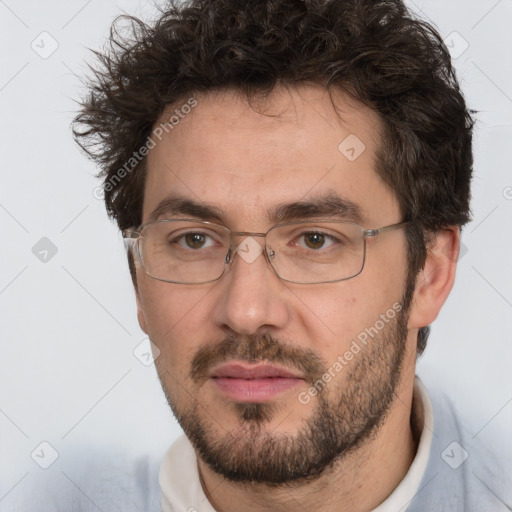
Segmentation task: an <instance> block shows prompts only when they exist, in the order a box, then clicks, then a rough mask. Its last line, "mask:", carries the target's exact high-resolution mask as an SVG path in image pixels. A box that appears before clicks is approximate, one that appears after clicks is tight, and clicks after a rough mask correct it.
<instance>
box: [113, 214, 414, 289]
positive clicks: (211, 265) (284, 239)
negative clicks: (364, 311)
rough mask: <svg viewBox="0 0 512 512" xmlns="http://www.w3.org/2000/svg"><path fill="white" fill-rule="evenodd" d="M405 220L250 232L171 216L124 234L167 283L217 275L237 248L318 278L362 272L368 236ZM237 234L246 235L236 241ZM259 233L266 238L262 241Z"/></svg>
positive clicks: (287, 274)
mask: <svg viewBox="0 0 512 512" xmlns="http://www.w3.org/2000/svg"><path fill="white" fill-rule="evenodd" d="M407 224H409V221H407V222H400V223H398V224H391V225H389V226H384V227H381V228H376V229H363V228H362V227H361V226H359V225H358V224H355V223H352V222H342V221H330V220H312V221H301V222H291V223H287V224H278V225H276V226H274V227H272V228H270V229H269V230H268V231H267V232H266V233H250V232H243V231H242V232H241V231H231V230H230V229H228V228H226V227H225V226H220V225H218V224H214V223H211V222H206V221H197V220H193V219H173V220H158V221H155V222H149V223H147V224H143V225H142V226H140V227H139V228H138V229H135V230H132V229H127V230H124V231H123V238H124V241H125V244H126V246H127V248H128V250H131V251H132V253H133V254H134V256H135V257H136V258H137V259H138V260H139V262H140V263H141V265H142V267H143V269H144V270H145V272H146V273H147V274H149V275H150V276H151V277H152V278H154V279H157V280H159V281H165V282H167V283H177V284H204V283H210V282H213V281H217V280H218V279H220V278H221V277H222V275H223V274H224V273H225V272H226V270H227V269H228V268H229V266H230V265H231V263H232V262H233V260H234V257H235V254H238V255H239V256H240V257H242V258H243V259H244V260H245V261H246V262H247V263H252V262H253V261H254V260H255V259H256V258H257V257H258V256H259V255H260V254H263V255H264V257H265V259H266V260H267V262H268V263H269V265H270V267H271V268H272V270H273V271H274V273H275V274H276V275H277V276H278V277H279V278H281V279H283V280H284V281H288V282H291V283H298V284H319V283H335V282H338V281H344V280H346V279H350V278H352V277H355V276H357V275H358V274H360V273H361V272H362V270H363V267H364V262H365V258H366V239H367V238H373V237H375V236H377V235H380V234H383V233H387V232H389V231H394V230H395V229H399V228H401V227H404V226H406V225H407ZM237 237H245V238H244V239H243V240H242V241H241V242H239V243H238V245H236V243H235V242H234V239H235V238H237ZM255 237H261V238H263V239H264V245H263V246H262V245H260V244H259V243H258V242H257V241H256V239H255Z"/></svg>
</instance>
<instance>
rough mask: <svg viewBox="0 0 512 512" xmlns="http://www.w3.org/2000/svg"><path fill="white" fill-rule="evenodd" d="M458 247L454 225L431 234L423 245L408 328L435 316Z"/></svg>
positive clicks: (448, 288) (452, 278)
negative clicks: (425, 255)
mask: <svg viewBox="0 0 512 512" xmlns="http://www.w3.org/2000/svg"><path fill="white" fill-rule="evenodd" d="M459 249H460V231H459V227H458V226H451V227H447V228H445V229H441V230H439V231H437V232H436V233H435V236H434V238H433V239H432V241H431V243H430V245H429V247H428V248H427V259H426V261H425V266H424V267H423V270H421V271H420V273H419V274H418V276H417V278H416V288H415V290H414V296H413V301H412V305H411V311H410V315H409V328H411V329H419V328H421V327H425V326H427V325H430V324H431V323H432V322H433V321H434V320H435V319H436V318H437V315H438V314H439V311H440V310H441V307H442V306H443V304H444V303H445V301H446V299H447V297H448V295H449V294H450V291H451V289H452V287H453V283H454V281H455V271H456V267H457V259H458V257H459Z"/></svg>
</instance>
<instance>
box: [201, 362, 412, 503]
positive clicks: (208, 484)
mask: <svg viewBox="0 0 512 512" xmlns="http://www.w3.org/2000/svg"><path fill="white" fill-rule="evenodd" d="M413 387H414V365H412V369H411V371H410V372H409V373H408V374H403V375H402V379H401V383H400V385H399V388H398V389H397V393H396V398H395V401H394V402H393V405H392V408H391V410H390V412H389V414H388V415H387V417H386V419H385V422H384V424H383V425H381V427H380V428H379V429H378V430H377V431H376V432H375V433H374V434H373V435H372V436H371V438H370V439H369V440H367V441H366V443H365V444H363V445H362V446H360V447H359V448H357V449H356V450H354V451H353V452H351V453H349V454H346V455H344V456H343V457H342V458H340V460H338V461H337V462H336V463H335V464H334V465H333V467H332V468H330V469H328V470H326V471H325V473H324V474H323V475H322V476H321V477H320V478H317V479H316V480H314V481H311V482H305V483H304V482H300V483H297V482H295V483H292V484H288V485H286V486H285V485H283V486H268V485H265V484H240V483H236V482H231V481H228V480H226V479H224V478H223V477H222V476H220V475H218V474H216V473H214V472H213V471H212V470H211V469H210V468H209V467H208V466H207V465H206V464H204V463H203V462H202V461H201V460H200V459H199V460H198V468H199V474H200V477H201V484H202V486H203V489H204V492H205V494H206V496H207V498H208V500H209V501H210V503H211V504H212V506H213V507H214V508H215V510H216V511H218V512H238V511H239V510H244V511H246V512H260V511H266V510H273V511H275V512H288V511H290V512H291V511H296V510H297V509H298V508H300V510H304V511H309V510H322V511H323V512H331V511H332V512H334V511H336V512H345V511H347V512H348V511H350V512H368V511H371V510H373V509H374V508H375V507H377V506H378V505H379V504H380V503H382V502H383V501H384V500H385V499H386V498H387V497H388V496H389V495H390V494H391V493H392V492H393V490H394V489H395V488H396V487H397V486H398V484H399V483H400V481H401V480H402V479H403V478H404V476H405V474H406V473H407V471H408V469H409V467H410V465H411V463H412V461H413V459H414V456H415V454H416V450H417V442H418V439H416V438H415V437H416V436H415V435H413V429H412V428H411V411H412V399H413ZM298 503H299V504H300V507H298V506H297V504H298Z"/></svg>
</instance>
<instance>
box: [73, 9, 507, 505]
mask: <svg viewBox="0 0 512 512" xmlns="http://www.w3.org/2000/svg"><path fill="white" fill-rule="evenodd" d="M132 22H133V27H134V31H133V34H131V35H130V36H128V37H127V38H126V39H121V40H116V39H115V37H119V36H113V37H112V48H111V50H112V51H111V52H110V53H108V54H105V55H101V54H98V55H99V57H100V60H101V63H102V66H101V68H100V69H98V70H97V71H96V74H95V79H94V80H93V83H92V84H91V92H90V95H89V96H88V97H87V98H86V99H85V100H84V102H83V106H82V108H83V109H82V111H81V113H80V114H79V116H78V117H77V119H76V122H75V127H74V133H75V137H76V139H77V142H78V143H79V144H80V145H81V146H82V147H83V148H84V149H85V150H86V151H87V152H88V153H89V155H90V156H91V157H93V158H95V159H96V160H97V162H98V163H99V164H100V165H101V167H102V176H103V178H104V192H105V202H106V206H107V209H108V211H109V213H110V214H111V215H112V216H113V217H114V219H115V220H116V221H117V223H118V226H119V228H120V229H121V230H122V232H123V236H124V238H125V241H126V245H127V248H128V259H129V264H130V269H131V272H132V278H133V283H134V287H135V294H136V299H137V307H138V319H139V323H140V325H141V328H142V329H143V330H144V332H146V333H147V334H148V336H149V338H150V339H151V341H152V344H153V348H154V351H155V354H158V357H156V359H155V363H156V367H157V371H158V375H159V378H160V381H161V383H162V387H163V389H164V391H165V393H166V396H167V398H168V401H169V404H170V406H171V408H172V410H173V412H174V414H175V415H176V417H177V419H178V421H179V422H180V424H181V426H182V428H183V430H184V432H185V436H186V437H183V438H181V439H179V440H178V441H177V442H176V443H175V444H174V445H173V446H172V447H171V448H170V450H169V451H168V453H167V454H166V455H165V457H164V459H163V462H162V466H161V470H160V486H161V492H162V510H164V511H171V510H172V511H178V510H179V511H182V510H188V511H199V512H202V511H213V510H215V511H218V512H231V511H240V510H243V511H251V512H252V511H254V512H256V511H262V510H273V511H283V512H284V511H291V510H293V511H296V510H304V511H310V510H321V511H325V512H329V511H351V512H357V511H361V512H362V511H370V510H378V511H398V510H410V511H427V510H428V511H433V510H436V511H437V510H450V511H451V510H460V511H468V510H475V511H476V510H501V509H503V510H505V508H504V507H505V506H506V505H505V504H508V506H510V505H511V504H512V500H511V497H510V488H507V486H506V483H505V482H504V481H500V480H499V478H498V475H497V474H496V470H495V469H493V468H492V467H491V468H490V469H489V470H487V469H486V468H485V467H483V466H482V465H481V462H482V460H486V461H487V460H488V459H487V458H486V457H484V458H483V459H480V458H479V456H478V448H477V447H476V446H475V447H471V450H469V446H468V443H469V442H470V441H469V440H468V439H466V438H465V437H464V434H463V430H462V429H461V427H460V426H459V424H458V423H457V419H456V418H455V417H454V415H453V413H452V410H451V407H450V405H449V404H446V403H442V402H439V403H434V404H433V403H432V401H431V399H430V397H429V395H428V393H427V391H426V389H425V388H424V386H423V385H422V384H421V382H420V381H419V380H418V379H417V378H415V363H416V358H417V356H418V354H421V353H422V351H423V350H424V348H425V345H426V341H427V337H428V332H429V331H428V329H429V327H428V326H429V325H430V324H431V323H432V322H433V321H434V320H435V318H436V316H437V315H438V313H439V311H440V309H441V307H442V305H443V303H444V302H445V300H446V298H447V296H448V294H449V293H450V290H451V288H452V285H453V282H454V278H455V269H456V262H457V256H458V251H459V242H460V236H459V231H460V227H461V226H462V225H464V224H465V223H466V222H467V221H468V220H469V218H470V216H469V190H470V178H471V173H472V154H471V132H472V125H473V120H472V117H471V114H470V112H469V111H468V110H467V108H466V105H465V102H464V99H463V97H462V95H461V93H460V90H459V86H458V83H457V80H456V78H455V74H454V72H453V69H452V67H451V63H450V58H449V54H448V52H447V50H446V48H445V46H444V45H443V43H442V41H441V39H440V36H439V35H438V34H437V32H436V31H435V30H434V29H433V28H432V27H431V26H429V25H428V24H426V23H424V22H421V21H418V20H416V19H415V18H413V17H412V16H411V15H410V14H409V13H408V11H407V10H406V8H405V7H404V5H403V4H402V2H401V1H398V0H395V1H391V0H388V1H373V0H372V1H370V0H358V1H356V0H353V1H349V0H330V1H323V0H302V1H300V0H280V1H277V0H276V1H272V2H261V1H259V0H256V1H253V2H240V1H237V0H210V1H206V0H196V1H191V2H189V3H187V4H182V5H179V4H178V5H168V7H166V9H165V10H163V11H162V13H161V16H160V18H159V19H158V20H157V22H156V23H155V24H154V25H153V26H151V27H150V26H146V25H144V24H143V23H142V22H140V21H139V20H137V19H135V18H132ZM443 450H444V451H443ZM469 452H471V456H472V458H473V459H474V460H475V461H479V462H478V464H479V465H478V466H476V467H478V468H480V469H481V471H480V473H479V474H478V475H477V474H475V472H474V468H475V466H471V465H470V463H469V462H467V463H466V460H465V458H466V457H467V455H468V453H469ZM442 453H443V455H441V454H442ZM450 459H453V461H452V460H450ZM482 482H484V483H485V486H484V485H483V484H482ZM499 507H501V508H499Z"/></svg>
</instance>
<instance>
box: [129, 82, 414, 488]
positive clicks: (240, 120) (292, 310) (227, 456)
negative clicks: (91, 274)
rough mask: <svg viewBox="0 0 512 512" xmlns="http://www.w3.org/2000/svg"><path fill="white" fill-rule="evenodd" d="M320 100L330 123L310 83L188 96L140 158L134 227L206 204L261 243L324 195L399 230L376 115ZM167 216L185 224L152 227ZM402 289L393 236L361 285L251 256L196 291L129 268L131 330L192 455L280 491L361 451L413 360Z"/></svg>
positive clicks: (375, 244)
mask: <svg viewBox="0 0 512 512" xmlns="http://www.w3.org/2000/svg"><path fill="white" fill-rule="evenodd" d="M333 98H334V101H335V104H336V106H337V108H338V112H336V111H335V109H334V107H333V105H332V103H331V99H330V96H329V94H328V93H327V92H326V91H325V90H324V89H321V88H320V87H316V86H315V87H313V86H307V87H301V88H298V89H296V90H293V91H292V90H287V89H284V88H278V89H276V90H275V91H274V92H273V93H272V95H271V96H270V97H269V98H267V99H266V100H262V101H261V103H257V104H255V105H254V107H255V109H254V110H253V109H252V108H251V107H250V106H249V104H248V103H247V102H246V101H245V100H243V99H241V98H240V97H239V96H238V95H237V94H235V93H234V92H232V91H231V92H230V91H228V92H222V93H209V94H207V95H205V96H203V97H200V98H199V97H197V98H196V99H197V102H198V104H197V106H196V107H195V108H193V109H192V110H191V112H190V113H189V114H187V115H186V117H185V118H184V119H181V120H180V122H179V123H178V124H175V125H174V126H173V128H172V130H170V131H169V133H168V134H166V135H164V138H163V140H162V141H161V142H159V143H158V144H157V146H156V147H155V148H154V149H152V150H151V151H150V154H149V156H148V166H147V180H146V186H145V195H144V210H143V221H144V222H147V221H148V219H149V218H150V216H151V214H152V212H153V211H154V210H155V209H156V208H157V206H159V205H160V204H161V202H162V201H164V200H165V199H166V197H168V196H170V195H172V196H178V197H181V198H183V199H186V200H190V201H193V202H195V203H199V204H201V205H204V204H207V205H208V206H210V207H214V208H215V209H216V210H218V211H219V212H220V213H221V219H220V220H216V222H217V223H221V224H222V225H224V226H226V227H228V228H229V229H230V230H232V231H244V232H258V233H264V232H266V231H268V229H270V228H271V227H272V225H273V223H272V219H271V218H270V216H269V212H272V211H275V210H276V208H278V207H284V208H285V209H286V210H287V211H288V212H290V211H295V214H296V215H298V216H299V218H296V219H294V220H308V219H309V217H308V215H307V212H306V210H305V209H304V208H295V209H294V208H293V205H294V204H296V203H304V202H308V203H311V205H313V207H315V208H318V209H321V208H324V207H325V204H323V203H322V200H323V199H325V198H326V197H330V198H332V197H334V196H337V197H339V198H341V199H342V200H345V201H351V202H352V203H355V205H357V206H358V207H359V209H360V212H361V214H362V219H361V225H362V226H363V227H364V228H375V227H380V226H385V225H388V224H393V223H398V222H400V221H401V220H402V219H401V218H400V212H399V208H398V203H397V201H396V199H395V198H394V196H393V194H392V193H391V191H390V190H389V189H388V188H387V187H386V186H385V184H384V183H383V182H382V180H381V179H380V178H379V177H378V176H377V174H376V172H375V170H374V169H375V151H376V148H377V146H378V143H379V138H380V136H379V131H380V129H381V124H380V122H379V120H378V117H377V115H376V114H375V113H373V112H372V111H371V110H369V109H368V108H365V107H364V106H362V105H361V104H359V103H357V102H355V101H354V100H352V99H350V98H349V97H348V96H346V95H344V94H342V93H341V92H336V93H335V94H334V95H333ZM174 108H175V106H173V108H170V109H169V110H168V111H166V112H165V113H164V115H163V116H162V120H164V119H165V120H167V119H169V116H170V114H172V112H173V111H174ZM262 113H263V114H262ZM349 135H350V136H351V138H349V139H347V143H349V142H352V144H348V148H347V147H345V146H346V145H347V143H345V145H343V144H342V145H341V150H340V149H339V148H338V146H339V145H340V143H341V142H342V141H344V140H345V139H346V138H347V137H348V136H349ZM354 136H356V137H357V138H358V139H359V140H360V141H362V142H363V143H364V146H365V149H364V150H363V151H362V152H360V151H361V148H362V146H354V144H353V141H354V140H355V139H354V138H353V137H354ZM351 147H354V148H355V150H354V151H351V149H350V148H351ZM359 153H360V154H359ZM354 156H356V157H357V158H355V159H354ZM322 204H323V206H319V205H322ZM311 205H310V209H311ZM315 205H316V206H315ZM180 217H181V218H190V217H191V213H190V212H187V213H186V214H185V213H183V214H181V215H180V214H179V213H178V214H176V213H173V215H172V216H171V215H168V214H167V215H166V214H165V213H164V212H162V215H161V216H160V218H180ZM328 217H332V215H331V214H329V215H328ZM333 218H334V217H333ZM336 219H338V220H343V217H338V216H336ZM198 220H211V219H198ZM255 240H257V241H258V243H260V244H263V243H264V242H263V239H262V238H255ZM243 241H244V239H243V237H241V238H240V239H239V242H240V243H242V242H243ZM406 278H407V253H406V239H405V234H404V231H403V230H397V231H393V232H389V233H386V234H383V235H381V236H379V237H376V238H375V239H369V241H368V242H367V250H366V261H365V266H364V269H363V271H362V273H361V274H359V275H358V276H356V277H354V278H352V279H349V280H345V281H340V282H336V283H329V284H308V285H304V284H293V283H290V282H285V281H283V280H280V279H279V278H278V277H277V276H276V275H275V274H274V273H273V272H272V269H271V268H270V266H269V264H268V262H267V260H266V259H265V257H264V255H262V254H260V256H259V257H257V258H256V259H255V260H254V261H252V260H250V259H247V261H246V259H244V258H243V257H241V256H240V254H237V255H236V256H235V257H234V261H233V263H232V264H231V266H230V267H229V269H228V270H227V271H226V272H225V274H224V275H223V276H222V277H221V279H219V280H218V281H215V282H213V283H208V284H194V285H185V284H170V283H165V282H161V281H157V280H155V279H153V278H151V277H149V276H148V275H147V274H145V272H144V271H143V270H142V269H141V268H140V267H138V269H137V281H138V304H139V321H140V323H141V326H142V328H143V329H144V330H145V331H146V332H147V333H148V335H149V336H150V338H151V340H152V342H153V343H154V344H155V345H156V346H157V347H158V348H159V350H160V355H159V357H158V358H157V360H156V365H157V370H158V374H159V377H160V380H161V382H162V386H163V388H164V391H165V392H166V395H167V397H168V400H169V402H170V404H171V406H172V408H173V411H174V412H175V414H176V416H177V418H178V420H179V421H180V423H181V425H182V427H183V429H184V431H185V433H186V434H187V435H188V437H189V438H190V439H191V441H192V443H193V444H194V446H195V448H196V450H197V451H198V452H199V454H200V455H201V457H202V459H203V460H204V461H206V462H207V463H208V464H209V465H210V467H211V468H213V469H214V470H215V471H217V472H218V473H220V474H223V475H224V476H226V477H227V478H230V479H233V480H252V481H260V482H275V483H278V482H284V481H289V480H293V479H299V478H304V477H308V476H309V477H314V476H316V475H318V474H321V472H322V471H323V470H324V468H326V467H327V466H328V465H329V464H330V463H331V462H332V461H333V460H334V459H335V458H336V457H338V456H340V455H342V454H344V453H347V452H349V451H350V450H351V449H353V448H355V447H357V446H359V445H360V444H362V443H363V442H364V441H365V440H366V439H368V437H369V435H370V434H371V433H372V431H373V430H374V429H375V428H376V427H378V426H379V424H380V423H381V422H382V420H383V418H384V416H385V414H386V413H387V412H388V410H389V408H390V406H391V405H392V401H393V396H394V392H395V390H396V387H397V385H398V384H399V380H400V375H401V367H402V365H403V362H404V361H403V360H404V357H406V364H407V365H410V364H411V361H412V360H413V359H414V356H413V353H414V349H415V347H414V346H413V343H412V338H411V336H409V339H408V340H407V311H405V310H402V311H398V310H399V309H400V308H397V306H396V305H397V303H402V302H403V300H404V290H405V283H406ZM394 305H395V307H393V306H394ZM365 329H367V330H366V331H365ZM362 333H366V340H365V341H366V342H365V343H364V342H363V341H362V340H364V339H365V335H364V334H362ZM369 333H371V334H369ZM354 341H356V344H355V345H354ZM357 347H358V348H357ZM347 351H348V352H350V353H351V354H352V356H350V354H348V355H347ZM336 362H338V363H339V364H336ZM326 374H329V375H330V377H325V378H324V381H323V382H324V384H325V385H323V386H322V390H321V391H320V392H315V391H312V388H311V385H312V383H313V382H316V381H317V380H318V379H322V376H324V375H326ZM317 387H318V386H317Z"/></svg>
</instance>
